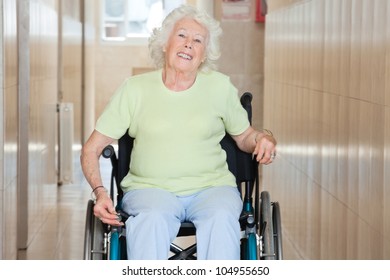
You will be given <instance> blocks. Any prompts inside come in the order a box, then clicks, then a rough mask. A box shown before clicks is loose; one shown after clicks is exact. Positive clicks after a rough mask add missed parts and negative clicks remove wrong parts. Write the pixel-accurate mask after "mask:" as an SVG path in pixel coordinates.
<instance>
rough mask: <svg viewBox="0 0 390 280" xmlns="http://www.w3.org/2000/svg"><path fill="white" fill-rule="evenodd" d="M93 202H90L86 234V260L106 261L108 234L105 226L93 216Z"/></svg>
mask: <svg viewBox="0 0 390 280" xmlns="http://www.w3.org/2000/svg"><path fill="white" fill-rule="evenodd" d="M94 205H95V203H94V201H93V200H89V201H88V205H87V216H86V223H85V233H84V259H85V260H106V259H107V248H106V233H105V226H104V224H103V223H102V222H101V221H100V220H99V219H97V218H96V217H95V215H94V214H93V207H94Z"/></svg>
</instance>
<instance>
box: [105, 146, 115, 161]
mask: <svg viewBox="0 0 390 280" xmlns="http://www.w3.org/2000/svg"><path fill="white" fill-rule="evenodd" d="M114 154H115V150H114V147H113V146H111V145H108V146H107V147H105V148H104V149H103V151H102V156H103V157H104V158H111V157H112V156H113V155H114Z"/></svg>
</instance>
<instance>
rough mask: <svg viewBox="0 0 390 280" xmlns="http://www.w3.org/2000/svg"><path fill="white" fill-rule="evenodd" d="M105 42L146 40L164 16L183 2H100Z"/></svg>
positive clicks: (118, 0) (111, 0)
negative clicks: (101, 4)
mask: <svg viewBox="0 0 390 280" xmlns="http://www.w3.org/2000/svg"><path fill="white" fill-rule="evenodd" d="M102 1H103V9H102V10H103V15H102V20H103V24H102V26H103V30H102V39H103V40H105V41H131V40H132V39H142V38H144V39H147V38H148V37H149V35H150V33H151V32H152V30H153V28H155V27H159V26H160V25H161V22H162V20H163V19H164V18H165V16H166V15H167V14H168V13H169V12H171V11H172V10H173V9H175V8H176V7H178V6H180V5H181V4H184V3H185V0H102Z"/></svg>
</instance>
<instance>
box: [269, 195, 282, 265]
mask: <svg viewBox="0 0 390 280" xmlns="http://www.w3.org/2000/svg"><path fill="white" fill-rule="evenodd" d="M272 222H273V223H272V225H273V230H274V245H275V257H276V259H277V260H283V243H282V220H281V216H280V206H279V202H277V201H275V202H272Z"/></svg>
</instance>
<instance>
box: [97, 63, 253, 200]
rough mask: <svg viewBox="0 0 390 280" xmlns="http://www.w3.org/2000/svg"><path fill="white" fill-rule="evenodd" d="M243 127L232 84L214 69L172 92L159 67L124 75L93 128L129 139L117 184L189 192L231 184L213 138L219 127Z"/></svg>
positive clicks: (242, 113)
mask: <svg viewBox="0 0 390 280" xmlns="http://www.w3.org/2000/svg"><path fill="white" fill-rule="evenodd" d="M248 127H249V121H248V116H247V113H246V111H245V110H244V109H243V107H242V106H241V104H240V101H239V95H238V92H237V89H236V88H235V87H234V86H233V85H232V83H231V82H230V79H229V78H228V77H227V76H225V75H223V74H221V73H219V72H215V71H214V72H210V73H199V74H198V76H197V78H196V81H195V83H194V84H193V85H192V87H191V88H189V89H187V90H184V91H180V92H175V91H171V90H169V89H167V88H166V87H165V85H164V84H163V82H162V72H161V70H157V71H153V72H150V73H146V74H141V75H137V76H133V77H130V78H128V79H127V80H126V81H125V82H124V83H123V84H122V85H121V86H120V87H119V88H118V90H117V91H116V93H115V94H114V95H113V97H112V98H111V100H110V102H109V104H108V105H107V106H106V108H105V110H104V112H103V113H102V115H101V116H100V117H99V119H98V121H97V124H96V130H97V131H99V132H100V133H102V134H104V135H106V136H109V137H111V138H114V139H119V138H120V137H121V136H122V135H123V134H124V133H126V131H127V130H128V131H129V134H130V136H131V137H133V138H135V141H134V147H133V151H132V155H131V161H130V162H131V163H130V170H129V173H128V174H127V176H126V177H125V178H124V179H123V181H122V183H121V186H122V188H123V190H124V191H125V192H126V191H128V190H130V189H142V188H154V187H157V188H161V189H164V190H167V191H170V192H173V193H175V194H177V195H190V194H193V193H196V192H198V191H200V190H202V189H205V188H208V187H212V186H226V185H230V186H235V185H236V181H235V178H234V176H233V174H231V172H230V171H229V170H228V166H227V163H226V153H225V151H224V150H223V149H222V148H221V146H220V144H219V142H220V141H221V139H222V138H223V136H224V134H225V131H227V132H228V133H229V134H231V135H238V134H241V133H242V132H244V131H245V130H246V129H247V128H248Z"/></svg>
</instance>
